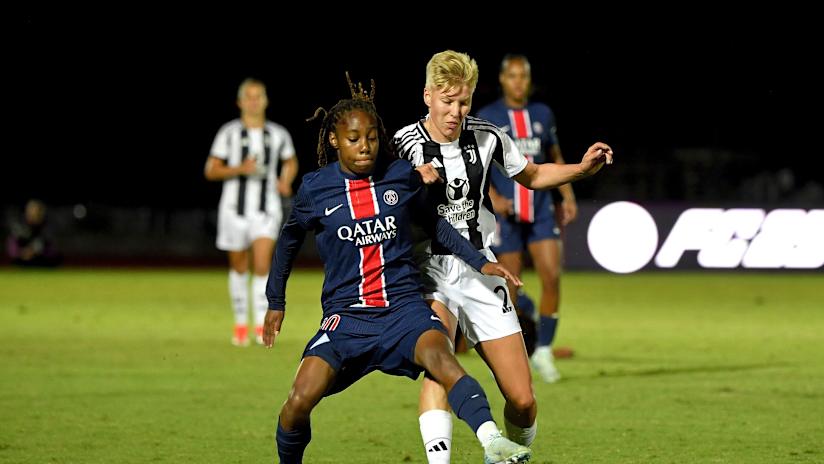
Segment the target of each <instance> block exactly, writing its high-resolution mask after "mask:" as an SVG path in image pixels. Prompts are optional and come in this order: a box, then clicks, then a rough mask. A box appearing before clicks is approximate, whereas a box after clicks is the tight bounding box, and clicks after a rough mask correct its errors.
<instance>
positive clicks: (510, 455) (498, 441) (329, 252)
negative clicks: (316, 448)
mask: <svg viewBox="0 0 824 464" xmlns="http://www.w3.org/2000/svg"><path fill="white" fill-rule="evenodd" d="M351 87H352V85H351V83H350V88H351ZM372 92H373V93H374V83H373V90H372ZM352 93H353V98H352V99H350V100H343V101H341V102H339V103H338V104H337V105H335V106H334V107H333V108H332V109H331V110H330V111H329V113H328V114H327V115H326V116H325V118H324V120H323V125H322V128H321V132H320V136H319V140H318V154H319V165H320V166H321V169H319V170H317V171H315V172H314V173H311V174H308V175H306V176H305V177H304V179H303V184H302V185H301V187H300V189H299V190H298V193H297V196H296V198H295V203H294V208H293V210H292V214H291V216H290V217H289V220H288V221H287V223H286V225H285V226H284V228H283V231H282V232H281V238H280V242H279V243H278V247H277V250H276V253H275V263H274V265H273V267H272V271H271V274H270V278H269V283H268V287H267V296H268V298H269V303H270V306H269V311H267V314H266V322H265V330H264V343H265V345H266V346H267V347H271V346H272V344H273V343H274V338H275V336H276V335H277V334H278V333H279V331H280V329H281V324H282V322H283V317H284V314H285V311H284V310H285V289H286V280H287V278H288V277H289V273H290V270H291V266H292V263H293V260H294V258H295V255H296V253H297V251H298V249H299V248H300V245H301V243H302V242H303V239H304V237H305V235H306V233H307V232H308V231H314V232H315V234H316V236H317V243H318V251H319V252H320V256H321V259H322V260H323V261H324V271H325V277H324V283H323V292H322V297H321V300H322V306H323V316H324V317H323V320H322V321H321V326H320V330H319V331H318V333H317V334H316V335H315V336H314V337H313V338H312V339H311V340H310V341H309V343H308V344H307V346H306V350H305V351H304V354H303V361H302V362H301V364H300V366H299V367H298V373H297V375H296V377H295V381H294V384H293V386H292V389H291V391H290V393H289V397H288V399H287V400H286V403H285V404H284V405H283V407H282V409H281V411H280V416H279V419H278V426H277V445H278V455H279V457H280V460H281V462H282V463H295V462H302V459H303V452H304V449H305V448H306V446H307V445H308V443H309V440H310V439H311V429H310V423H309V417H310V413H311V411H312V409H313V408H314V407H315V405H317V403H318V402H319V401H320V400H321V399H322V398H323V397H324V396H327V395H331V394H334V393H337V392H340V391H342V390H344V389H345V388H347V387H348V386H349V385H351V384H352V383H354V382H355V381H357V380H358V379H360V378H361V377H363V376H364V375H366V374H368V373H369V372H371V371H373V370H381V371H383V372H385V373H387V374H392V375H404V376H408V377H411V378H416V377H417V376H418V375H419V374H420V372H421V371H422V370H423V369H426V370H427V371H428V372H429V374H430V375H432V376H433V377H434V378H435V379H437V380H438V381H439V382H442V383H443V385H444V388H445V389H446V391H448V392H449V393H448V399H449V403H450V405H452V407H453V409H454V410H455V412H456V414H457V415H458V417H460V418H461V419H463V420H465V421H466V422H467V424H469V425H470V426H471V427H472V429H473V431H475V433H476V435H477V436H478V439H479V440H480V441H481V444H482V445H483V446H484V457H485V460H486V462H490V463H491V462H526V461H528V460H529V458H530V455H531V452H530V450H529V448H526V447H524V446H521V445H517V444H515V443H513V442H511V441H509V440H507V439H506V438H504V437H502V436H501V434H500V431H499V430H498V428H497V426H496V425H495V423H494V422H493V421H492V415H491V413H490V411H489V403H488V402H487V399H486V395H485V394H484V392H483V390H482V389H481V386H480V385H479V384H478V382H477V381H475V380H474V379H473V378H472V377H470V376H468V375H466V372H465V371H464V370H463V368H461V366H460V365H459V364H458V362H457V360H456V359H455V356H454V354H452V352H451V350H450V344H449V340H448V339H447V337H446V335H445V330H444V327H443V325H442V324H441V322H440V320H439V319H438V318H437V316H435V314H434V313H433V312H432V311H431V310H430V309H429V307H428V305H427V304H426V303H425V302H424V300H423V299H422V298H421V293H420V292H421V288H420V284H419V281H418V276H419V274H418V270H417V268H416V267H415V265H414V262H413V259H412V245H413V244H412V238H411V230H410V229H411V223H412V215H413V214H415V212H416V211H417V212H420V211H422V210H423V211H425V210H424V209H423V208H420V206H419V205H416V203H418V201H419V192H420V191H421V190H422V182H421V179H420V176H419V174H417V173H416V172H415V171H413V170H412V168H411V166H410V165H409V163H407V162H405V161H402V160H398V159H396V158H394V157H393V156H391V155H390V154H389V153H387V150H388V149H389V145H388V143H381V142H385V139H386V134H385V130H384V129H383V124H382V122H381V120H380V118H379V117H378V115H377V113H376V111H375V109H374V106H373V105H372V103H371V99H372V96H371V95H369V96H368V95H365V94H364V93H363V92H362V90H355V89H354V88H352ZM327 153H330V154H331V153H337V156H338V159H339V161H338V162H335V163H332V164H328V165H327V163H326V156H327ZM379 153H380V156H379ZM421 220H423V221H424V223H427V221H426V216H425V213H424V217H419V218H417V220H416V222H418V221H421ZM428 229H429V230H430V232H433V231H434V232H435V233H436V234H437V236H438V237H439V238H440V240H442V241H444V243H446V244H448V246H449V247H450V249H452V250H454V251H456V252H457V253H459V255H460V256H462V257H464V258H465V259H467V261H468V262H469V263H471V265H472V266H473V267H474V268H475V269H477V270H480V271H482V272H485V273H489V274H495V275H502V276H506V277H508V278H511V275H510V274H508V273H506V272H505V271H504V268H503V267H502V266H500V265H499V264H497V263H490V262H488V261H487V260H486V259H485V258H484V257H483V255H481V254H480V253H478V252H477V251H476V250H475V249H474V248H473V247H472V246H471V245H470V243H469V242H468V241H466V240H465V239H464V238H463V237H461V235H460V234H459V233H458V232H457V231H455V229H453V228H452V226H450V225H449V223H447V222H446V221H444V220H442V219H438V218H436V217H435V216H430V217H429V221H428ZM349 460H350V461H353V462H356V461H357V459H349Z"/></svg>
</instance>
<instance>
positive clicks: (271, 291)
mask: <svg viewBox="0 0 824 464" xmlns="http://www.w3.org/2000/svg"><path fill="white" fill-rule="evenodd" d="M305 185H306V184H303V185H301V187H300V188H299V189H298V193H297V195H295V202H294V205H293V207H292V212H291V214H289V219H287V221H286V223H285V224H284V225H283V229H281V232H280V237H279V238H278V244H277V248H276V249H275V253H274V257H273V259H272V266H271V269H270V271H269V279H268V281H267V282H266V299H267V300H269V308H270V309H281V310H286V281H287V280H289V275H290V274H291V272H292V266H293V265H294V263H295V258H296V257H297V254H298V251H300V247H301V246H302V245H303V241H304V239H305V238H306V234H307V232H308V231H309V230H310V229H311V227H312V225H313V224H314V221H315V220H316V219H315V217H314V214H313V212H314V209H315V208H314V204H313V203H312V197H311V195H309V194H308V192H307V190H308V189H306V188H304V186H305Z"/></svg>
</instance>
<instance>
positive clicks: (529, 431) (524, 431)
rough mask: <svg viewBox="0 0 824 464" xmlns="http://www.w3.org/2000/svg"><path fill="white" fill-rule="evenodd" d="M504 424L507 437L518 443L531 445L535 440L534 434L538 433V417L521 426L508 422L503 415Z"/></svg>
mask: <svg viewBox="0 0 824 464" xmlns="http://www.w3.org/2000/svg"><path fill="white" fill-rule="evenodd" d="M504 426H505V427H506V436H507V438H509V439H510V440H512V441H514V442H515V443H517V444H519V445H524V446H529V445H531V444H532V442H533V441H535V435H537V434H538V419H535V422H533V423H532V425H530V426H529V427H527V428H523V427H518V426H517V425H515V424H513V423H512V422H509V420H508V419H507V418H506V417H504Z"/></svg>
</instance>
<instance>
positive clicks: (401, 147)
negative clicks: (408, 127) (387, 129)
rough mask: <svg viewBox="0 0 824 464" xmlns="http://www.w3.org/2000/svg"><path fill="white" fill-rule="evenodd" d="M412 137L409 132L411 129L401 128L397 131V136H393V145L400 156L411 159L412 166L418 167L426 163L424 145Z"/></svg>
mask: <svg viewBox="0 0 824 464" xmlns="http://www.w3.org/2000/svg"><path fill="white" fill-rule="evenodd" d="M410 137H412V136H411V135H410V134H409V131H403V130H400V131H398V132H397V133H395V137H393V138H392V145H393V147H394V149H395V153H396V154H397V155H398V158H401V159H405V160H406V161H409V162H410V163H411V164H412V166H415V167H418V166H420V165H422V164H424V160H423V147H422V146H421V144H420V143H417V142H415V141H414V140H410Z"/></svg>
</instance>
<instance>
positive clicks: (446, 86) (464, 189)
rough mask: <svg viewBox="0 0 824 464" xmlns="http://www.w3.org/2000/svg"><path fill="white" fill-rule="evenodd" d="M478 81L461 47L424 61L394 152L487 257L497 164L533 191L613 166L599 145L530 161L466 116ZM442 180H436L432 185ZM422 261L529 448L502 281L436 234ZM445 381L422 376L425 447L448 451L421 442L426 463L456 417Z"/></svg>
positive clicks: (515, 327) (527, 394) (433, 291)
mask: <svg viewBox="0 0 824 464" xmlns="http://www.w3.org/2000/svg"><path fill="white" fill-rule="evenodd" d="M477 82H478V65H477V63H475V60H473V59H471V58H470V57H469V56H468V55H466V54H464V53H458V52H455V51H452V50H447V51H444V52H440V53H436V54H435V55H433V56H432V58H431V59H430V60H429V62H428V63H427V65H426V84H425V86H424V89H423V100H424V103H425V104H426V106H427V107H428V108H429V113H428V114H427V116H426V117H425V118H424V119H422V120H419V121H417V122H415V123H414V124H410V125H408V126H406V127H404V128H402V129H401V130H399V131H398V132H397V133H396V134H395V137H394V140H393V141H394V145H395V147H396V148H397V150H396V151H397V153H398V155H399V156H401V157H403V158H404V159H407V160H409V161H410V162H411V163H412V165H413V166H416V167H418V169H419V172H421V173H422V175H423V179H424V181H425V182H426V183H428V184H430V183H431V184H432V185H430V186H429V189H428V190H429V192H428V196H427V198H428V208H429V209H430V210H433V211H435V213H436V214H438V215H440V216H442V217H443V218H444V219H446V220H448V221H449V222H450V223H451V224H452V225H453V226H454V227H455V228H456V229H458V230H459V231H460V232H461V234H462V235H464V236H465V237H467V238H468V239H469V240H470V241H471V242H472V244H473V246H475V248H476V249H478V250H479V251H481V252H482V253H483V254H484V255H485V256H487V257H488V258H489V259H491V260H494V255H493V254H492V251H491V250H489V247H490V246H491V245H492V241H493V237H494V235H495V216H494V214H493V212H492V206H491V204H490V200H489V195H488V186H489V171H490V170H492V169H493V166H492V164H493V161H494V162H495V164H497V165H498V167H500V168H501V169H502V170H503V171H505V173H506V175H507V176H509V177H512V178H514V179H515V180H516V181H517V182H518V183H520V184H522V185H525V186H527V187H529V188H531V189H549V188H553V187H557V186H559V185H562V184H565V183H567V182H571V181H573V180H576V179H581V178H583V177H586V176H589V175H592V174H594V173H595V172H597V171H598V170H599V169H600V168H601V167H602V166H603V165H604V164H605V163H607V164H608V163H611V162H612V149H611V148H610V147H609V146H608V145H606V144H603V143H600V142H599V143H595V144H594V145H592V146H591V147H589V149H588V150H587V152H586V153H585V154H584V156H583V158H582V159H581V163H579V164H565V165H559V164H551V163H549V164H541V165H538V164H535V163H532V162H530V161H528V160H527V159H526V158H525V157H524V156H523V155H522V154H521V153H520V152H519V151H518V150H517V148H516V147H515V143H514V142H513V141H512V139H511V138H510V137H509V136H508V135H506V133H504V132H503V131H501V130H500V129H499V128H498V127H497V126H495V125H493V124H492V123H490V122H488V121H485V120H482V119H478V118H473V117H471V116H468V114H469V111H470V109H471V107H472V94H473V93H474V92H475V85H476V84H477ZM438 181H440V182H441V183H436V182H438ZM428 252H429V253H428V256H422V257H421V258H422V259H421V270H422V272H423V274H424V279H423V281H424V292H425V297H426V299H427V300H428V301H429V302H430V304H431V305H432V309H433V310H434V311H435V312H436V313H437V314H438V316H439V317H440V318H441V320H443V321H444V324H445V325H446V327H447V329H448V330H449V332H450V337H452V340H454V337H455V331H456V328H457V324H458V322H460V324H461V329H462V331H463V333H464V335H465V336H466V340H467V343H468V344H469V345H470V346H471V345H475V347H476V348H475V349H476V350H477V351H478V353H479V354H480V355H481V357H482V358H483V359H484V361H485V362H486V364H487V365H488V366H489V368H490V369H491V370H492V373H493V375H494V376H495V380H496V381H497V383H498V387H499V388H500V390H501V393H502V394H503V396H504V398H505V399H506V405H505V407H504V419H505V425H506V429H507V435H508V436H509V438H511V439H512V440H514V441H515V442H517V443H521V444H523V445H526V446H528V445H529V444H531V443H532V441H533V440H534V439H535V435H536V433H537V422H536V417H537V411H538V409H537V404H536V402H535V395H534V393H533V391H532V379H531V375H530V372H529V360H528V358H527V354H526V349H525V347H524V340H523V337H522V335H521V327H520V325H519V324H518V318H517V316H516V313H515V311H513V308H512V302H511V300H510V298H509V295H508V293H509V292H508V291H507V287H506V282H505V281H504V279H501V278H498V277H495V276H485V275H480V274H477V273H474V274H473V273H471V272H469V269H468V268H467V267H466V263H464V262H462V261H460V260H457V259H456V258H455V257H454V256H452V254H451V252H450V251H449V250H448V249H447V248H446V247H444V246H443V244H441V243H438V240H433V241H432V243H431V245H430V246H429V250H428ZM447 400H448V398H447V395H446V392H444V390H443V387H442V386H441V385H440V384H439V383H438V382H434V381H432V380H431V379H428V378H425V379H424V385H423V387H422V391H421V397H420V402H419V411H420V413H421V414H420V417H419V422H420V429H421V436H422V438H423V442H424V443H429V442H430V441H431V439H432V437H434V436H437V437H445V438H444V439H443V440H444V442H445V443H447V448H448V451H446V452H443V451H441V450H436V449H432V448H429V447H428V446H425V450H426V452H427V459H428V460H429V462H430V463H436V462H437V463H443V462H449V458H450V453H449V451H451V434H452V415H451V414H449V411H448V408H449V403H448V401H447Z"/></svg>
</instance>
